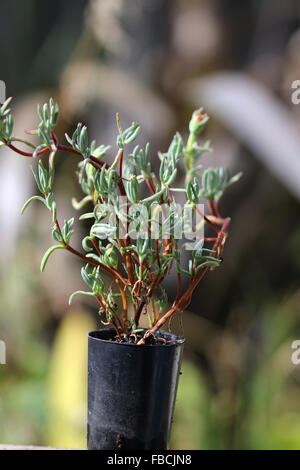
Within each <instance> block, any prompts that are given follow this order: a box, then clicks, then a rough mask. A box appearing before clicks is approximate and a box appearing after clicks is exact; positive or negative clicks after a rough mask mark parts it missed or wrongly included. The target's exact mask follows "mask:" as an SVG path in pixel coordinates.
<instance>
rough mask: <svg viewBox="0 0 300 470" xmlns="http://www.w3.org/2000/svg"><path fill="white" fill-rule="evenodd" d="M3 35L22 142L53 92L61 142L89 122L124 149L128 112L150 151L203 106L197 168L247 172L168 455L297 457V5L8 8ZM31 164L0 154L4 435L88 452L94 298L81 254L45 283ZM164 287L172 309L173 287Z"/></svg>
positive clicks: (66, 200) (236, 1)
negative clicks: (287, 452)
mask: <svg viewBox="0 0 300 470" xmlns="http://www.w3.org/2000/svg"><path fill="white" fill-rule="evenodd" d="M0 41H1V48H0V64H1V65H0V79H1V80H4V81H5V83H6V87H7V96H10V95H13V96H14V101H13V105H12V107H13V113H14V117H15V132H14V134H18V137H21V136H22V133H23V130H24V129H32V128H34V127H35V126H36V124H37V122H38V119H37V116H36V104H37V103H43V102H44V101H46V100H48V99H49V97H50V96H53V97H54V98H55V99H56V100H58V102H59V105H60V109H61V116H60V121H59V125H58V135H59V137H60V139H61V140H63V134H64V132H68V133H70V132H72V129H74V126H76V124H77V122H78V121H82V122H84V123H86V124H87V125H88V129H89V135H90V137H92V138H95V139H97V142H98V143H103V144H108V143H109V144H110V143H113V144H114V142H115V136H116V126H115V112H116V111H119V112H120V114H121V118H122V122H123V123H124V125H125V124H126V123H130V122H131V121H132V120H136V121H139V122H140V123H141V126H142V133H141V135H140V138H139V139H140V140H139V141H140V142H145V141H147V140H149V141H150V142H151V145H152V155H153V156H154V155H155V153H156V152H157V151H158V150H161V151H165V150H166V149H167V146H168V143H169V141H170V139H171V138H172V136H173V134H174V133H175V131H176V130H178V131H180V132H181V133H182V135H183V136H185V137H186V135H187V124H188V120H189V117H190V115H191V113H192V111H193V110H194V109H196V108H197V107H199V106H204V108H205V110H206V111H207V113H208V114H209V115H210V116H211V119H210V121H209V125H208V126H207V129H206V131H205V136H204V137H205V138H208V139H210V141H211V145H212V147H213V149H214V152H213V153H212V154H209V155H208V156H207V157H205V159H204V160H203V163H204V166H205V167H207V166H228V167H229V168H230V170H231V172H232V173H234V172H237V171H243V178H242V180H241V181H240V182H239V183H237V184H236V185H235V186H233V187H232V188H230V190H229V191H228V193H227V194H226V193H225V196H224V198H223V200H222V206H221V210H222V213H223V214H224V215H230V216H231V217H232V224H231V226H230V237H229V240H228V242H227V245H226V247H225V252H224V263H223V264H222V267H221V268H220V269H218V270H216V271H215V272H213V273H210V275H209V276H207V277H206V278H205V279H204V280H203V281H202V283H201V285H200V286H199V288H198V289H197V291H196V293H195V295H194V299H193V302H192V304H191V305H190V307H189V311H186V312H185V313H184V318H183V320H184V334H185V336H186V338H187V343H186V348H185V353H184V363H183V367H182V370H183V375H182V376H181V381H180V385H179V390H178V399H177V403H176V413H175V420H174V425H173V430H172V438H171V448H173V449H300V400H299V393H300V365H298V366H297V365H294V364H293V363H292V361H291V355H292V352H293V350H292V347H291V345H292V342H293V341H294V340H297V339H300V286H299V268H300V219H299V215H300V154H299V150H300V136H299V129H300V105H298V106H297V105H295V104H293V103H292V101H291V95H292V91H293V90H292V88H291V86H292V82H293V81H294V80H297V79H299V80H300V56H299V47H300V1H299V0H285V2H282V1H279V0H275V1H274V0H273V1H271V0H244V1H243V2H241V1H240V0H198V1H197V0H189V1H183V0H151V1H142V0H131V1H125V0H115V1H114V2H112V1H110V0H90V1H83V0H77V1H76V2H74V1H71V0H65V1H64V2H60V1H58V0H53V1H51V2H40V1H38V0H27V1H26V2H22V1H20V0H11V1H10V2H2V4H1V16H0ZM111 157H112V155H111ZM57 161H58V164H57V181H56V197H57V203H58V208H59V217H60V219H64V218H67V217H71V214H72V212H73V211H72V208H71V204H70V199H71V197H72V196H78V195H79V194H80V192H79V189H78V186H77V184H76V178H74V172H75V171H76V166H77V160H76V159H74V157H72V155H64V154H62V155H61V158H59V159H57ZM30 163H31V162H30V161H29V159H26V158H22V157H18V156H16V155H15V154H14V153H13V152H10V151H7V150H6V149H1V156H0V201H1V204H0V246H1V250H0V298H1V304H0V339H2V340H4V341H5V342H6V347H7V358H6V360H7V364H6V365H0V442H1V443H7V444H33V445H51V446H56V447H71V448H84V447H85V426H86V424H85V422H86V415H85V414H86V332H87V331H89V330H91V329H93V328H94V327H100V322H99V319H98V317H97V309H96V305H95V304H94V303H93V302H89V301H86V300H85V299H86V297H84V298H83V299H80V298H78V301H77V302H74V306H73V307H72V308H71V309H70V308H69V307H68V298H69V295H70V294H71V293H72V292H73V291H74V290H77V289H80V288H82V287H83V286H82V280H81V277H80V270H79V267H80V264H79V263H78V262H77V261H76V260H73V259H72V257H71V256H69V255H68V254H61V253H55V254H54V255H53V257H52V258H51V259H50V261H49V263H48V265H47V269H46V271H45V273H44V274H43V275H41V274H40V271H39V265H40V260H41V256H42V254H43V253H44V251H45V250H46V249H47V248H48V246H50V244H51V230H50V227H51V221H50V219H49V214H48V212H47V211H46V210H45V208H44V207H43V206H42V205H39V204H32V205H31V206H30V207H29V208H28V210H27V211H26V213H25V214H24V215H23V216H22V217H21V215H20V210H21V207H22V205H23V203H24V202H25V201H26V200H27V198H28V197H29V196H31V195H32V194H34V193H35V191H36V187H35V184H34V181H33V178H32V174H31V171H30ZM75 228H76V229H77V232H76V233H77V235H74V240H75V243H77V244H78V245H79V239H80V236H81V230H82V228H80V227H78V226H76V227H75ZM76 237H77V239H76ZM167 288H168V291H169V295H170V299H171V300H172V296H173V295H174V292H173V289H172V279H171V281H170V283H169V285H167ZM172 330H173V331H174V332H179V333H180V328H179V325H178V319H175V320H174V322H173V324H172Z"/></svg>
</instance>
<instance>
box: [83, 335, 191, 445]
mask: <svg viewBox="0 0 300 470" xmlns="http://www.w3.org/2000/svg"><path fill="white" fill-rule="evenodd" d="M161 333H162V334H163V335H164V338H165V339H166V340H167V341H170V342H168V343H166V344H155V345H135V344H130V343H117V342H115V341H112V339H113V338H114V336H115V332H114V330H113V329H105V330H95V331H92V332H90V333H89V334H88V449H90V450H93V449H95V450H97V449H98V450H100V449H101V450H103V449H109V450H121V449H150V450H151V449H152V450H153V449H167V448H168V441H169V437H170V430H171V422H172V417H173V411H174V405H175V398H176V391H177V384H178V377H179V371H180V363H181V356H182V351H183V344H184V339H183V338H179V337H178V336H175V335H172V334H170V333H166V332H161Z"/></svg>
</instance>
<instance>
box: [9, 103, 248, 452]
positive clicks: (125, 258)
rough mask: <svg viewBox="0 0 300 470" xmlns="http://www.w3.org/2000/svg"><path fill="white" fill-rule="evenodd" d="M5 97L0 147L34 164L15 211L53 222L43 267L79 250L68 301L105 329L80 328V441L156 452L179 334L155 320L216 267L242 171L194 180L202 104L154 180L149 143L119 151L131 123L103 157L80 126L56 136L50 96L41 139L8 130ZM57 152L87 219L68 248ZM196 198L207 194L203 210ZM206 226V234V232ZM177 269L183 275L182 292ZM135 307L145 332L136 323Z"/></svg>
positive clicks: (165, 424) (164, 427)
mask: <svg viewBox="0 0 300 470" xmlns="http://www.w3.org/2000/svg"><path fill="white" fill-rule="evenodd" d="M9 102H10V99H8V100H7V101H6V102H5V103H4V104H3V105H2V107H1V108H0V142H1V145H5V146H7V147H9V148H10V149H12V150H13V151H15V152H17V153H18V154H20V155H23V156H25V157H31V158H32V160H33V161H34V160H38V163H37V169H36V170H35V169H33V168H32V172H33V176H34V179H35V181H36V184H37V187H38V190H39V192H40V195H35V196H33V197H31V198H30V199H29V200H28V201H27V202H26V203H25V205H24V207H23V209H22V212H23V211H24V210H25V209H26V207H27V206H28V204H29V203H31V202H32V201H33V200H39V201H40V202H42V203H43V204H44V205H45V206H46V208H47V209H48V210H49V212H50V215H51V219H52V224H53V227H52V235H53V238H54V240H55V242H56V243H55V244H54V245H53V246H51V247H50V248H49V249H48V250H47V252H46V253H45V255H44V257H43V259H42V262H41V271H44V269H45V266H46V263H47V261H48V259H49V257H50V255H51V253H53V252H54V251H55V250H65V251H68V252H69V253H71V254H73V255H75V256H76V257H78V258H79V259H80V260H81V261H82V262H83V263H84V265H83V267H82V268H81V275H82V278H83V280H84V282H85V283H86V284H87V286H88V290H87V291H81V290H80V291H76V292H74V293H73V294H72V295H71V297H70V303H71V302H72V300H73V298H74V297H75V296H77V295H79V294H82V295H88V296H93V297H94V298H95V301H96V302H97V304H98V308H99V314H100V317H101V321H102V323H104V325H105V326H106V328H104V329H99V330H96V331H92V332H90V333H89V335H88V347H89V356H88V448H89V449H112V450H113V449H166V448H167V446H168V440H169V435H170V427H171V420H172V414H173V410H174V403H175V396H176V389H177V382H178V376H179V371H180V360H181V355H182V349H183V344H184V338H182V337H178V336H175V335H173V334H172V333H170V332H166V331H163V330H161V328H162V327H163V326H164V325H165V324H166V323H167V322H168V321H170V319H171V318H172V317H173V316H174V315H175V314H176V313H179V315H180V316H181V314H182V312H183V311H184V309H186V308H187V306H188V305H189V304H190V302H191V298H192V294H193V292H194V290H195V289H196V287H197V285H198V284H199V282H200V281H201V279H202V278H203V276H204V275H205V273H206V272H207V271H208V270H214V269H215V268H216V267H218V266H219V265H220V263H221V261H222V258H221V255H222V251H223V248H224V244H225V241H226V237H227V230H228V225H229V222H230V218H228V217H226V218H224V217H222V216H221V214H220V209H219V201H220V198H221V196H222V194H223V192H224V190H225V189H226V188H227V187H228V186H229V185H231V184H232V183H234V182H235V181H237V180H238V179H239V177H240V174H238V175H235V176H234V177H230V175H229V172H228V170H225V169H223V168H216V169H212V168H209V169H206V170H205V171H203V173H202V177H201V178H200V177H199V172H200V171H201V165H199V160H200V158H201V156H202V155H203V154H204V153H205V152H208V151H210V147H209V143H208V142H205V143H204V144H203V145H199V143H198V142H197V138H198V136H199V134H200V133H201V131H202V130H203V128H204V126H205V124H206V122H207V120H208V116H207V115H206V114H204V113H203V111H202V109H199V110H197V111H195V112H194V113H193V115H192V118H191V120H190V124H189V136H188V139H187V142H186V144H185V143H184V142H183V139H182V137H181V135H180V134H179V133H176V135H175V136H174V138H173V140H172V142H171V144H170V146H169V148H168V150H167V152H166V153H159V154H158V158H159V160H160V162H159V176H158V177H157V176H156V175H155V174H154V173H153V171H152V167H151V158H150V146H149V144H148V143H147V145H146V146H145V147H144V148H143V147H141V146H139V145H136V146H135V147H133V146H132V147H131V148H129V150H128V146H129V144H131V143H132V142H133V141H134V140H135V139H136V137H137V135H138V132H139V129H140V126H139V124H137V123H132V125H131V126H130V127H129V128H127V129H126V130H123V129H122V127H121V123H120V119H119V116H118V115H117V127H118V135H117V152H116V156H115V158H114V160H113V163H112V164H111V165H108V164H107V163H105V160H104V157H105V154H106V153H107V152H108V151H109V149H110V147H107V146H104V145H100V146H97V145H96V142H95V141H93V142H91V143H90V142H89V139H88V133H87V128H86V127H85V126H83V125H82V124H78V126H77V128H76V130H75V131H74V133H73V135H72V137H71V138H70V137H69V136H68V135H67V134H66V140H67V143H65V144H61V143H60V142H59V141H58V138H57V136H56V134H55V126H56V124H57V120H58V115H59V108H58V105H57V104H55V103H54V101H53V100H52V99H50V101H49V103H46V104H45V105H44V106H43V107H41V106H38V116H39V118H40V123H39V125H38V128H37V129H36V130H34V131H29V133H31V134H37V135H38V136H39V138H40V145H38V146H34V145H33V144H32V143H30V142H27V141H26V140H24V139H18V138H16V137H14V136H13V118H12V115H11V112H10V109H9V108H8V106H9ZM27 132H28V131H27ZM20 145H22V146H24V145H27V146H28V147H29V149H28V150H23V149H21V148H20ZM59 152H71V153H72V154H74V155H76V156H77V157H78V160H79V163H78V175H77V176H78V180H79V184H80V186H81V188H82V191H83V193H84V197H83V199H82V200H81V201H80V202H78V201H77V200H75V199H73V200H72V204H73V207H74V209H76V210H82V209H83V208H85V207H87V208H88V209H87V211H86V212H84V213H83V214H81V215H80V217H79V220H85V219H87V220H88V222H90V223H89V231H88V233H87V234H86V236H85V237H84V238H83V240H82V248H81V249H78V247H76V248H74V247H73V246H72V245H71V244H70V240H71V236H72V233H73V224H74V218H72V219H70V220H65V221H64V222H63V223H62V222H61V221H60V220H59V217H58V213H57V208H56V202H55V197H54V193H53V183H54V173H55V172H54V166H55V165H54V163H55V157H56V155H57V154H58V153H59ZM42 157H47V160H48V163H47V165H45V164H43V161H42V160H44V158H42ZM178 169H180V170H181V171H182V170H183V171H184V174H185V183H184V186H183V187H178V185H176V186H175V185H174V183H175V180H176V177H177V172H178ZM147 192H148V194H147ZM200 198H203V201H205V200H206V201H207V206H208V210H207V211H206V209H205V206H204V204H203V203H202V204H200ZM179 202H180V204H179ZM85 224H86V222H85ZM204 226H205V227H207V228H208V231H210V232H211V233H208V234H205V235H204ZM187 258H188V260H187ZM185 264H187V266H185ZM172 270H173V272H175V275H176V279H177V295H176V297H175V299H174V300H173V303H172V304H171V305H169V306H168V307H167V305H168V299H167V294H166V292H165V289H164V288H163V281H164V280H165V279H166V277H167V276H169V275H172V274H171V272H172ZM182 276H187V277H188V280H189V282H188V287H187V288H186V290H185V291H184V292H183V289H182V285H183V284H182ZM130 312H131V313H130ZM144 315H146V316H147V317H148V321H149V326H148V327H147V328H142V327H141V326H140V322H141V318H142V317H143V318H144Z"/></svg>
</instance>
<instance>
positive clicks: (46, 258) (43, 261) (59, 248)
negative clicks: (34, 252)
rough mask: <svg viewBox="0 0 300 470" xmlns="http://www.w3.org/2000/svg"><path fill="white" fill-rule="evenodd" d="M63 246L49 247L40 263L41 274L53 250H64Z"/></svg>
mask: <svg viewBox="0 0 300 470" xmlns="http://www.w3.org/2000/svg"><path fill="white" fill-rule="evenodd" d="M65 248H66V247H65V246H63V245H54V246H51V247H50V248H49V249H48V250H47V251H46V253H45V254H44V256H43V259H42V262H41V271H42V272H43V271H44V269H45V267H46V264H47V262H48V259H49V257H50V255H51V254H52V253H53V251H55V250H65Z"/></svg>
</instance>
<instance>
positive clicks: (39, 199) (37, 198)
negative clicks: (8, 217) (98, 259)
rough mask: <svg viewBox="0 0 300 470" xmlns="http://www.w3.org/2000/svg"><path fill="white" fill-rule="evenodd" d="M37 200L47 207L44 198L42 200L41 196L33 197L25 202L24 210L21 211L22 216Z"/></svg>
mask: <svg viewBox="0 0 300 470" xmlns="http://www.w3.org/2000/svg"><path fill="white" fill-rule="evenodd" d="M35 200H37V201H41V202H42V203H43V204H45V206H46V207H47V203H46V201H45V199H44V198H42V197H41V196H32V197H30V198H29V199H28V200H27V201H26V202H25V204H24V206H23V207H22V209H21V214H23V213H24V211H25V209H26V207H27V206H29V204H30V203H31V202H32V201H35Z"/></svg>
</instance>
